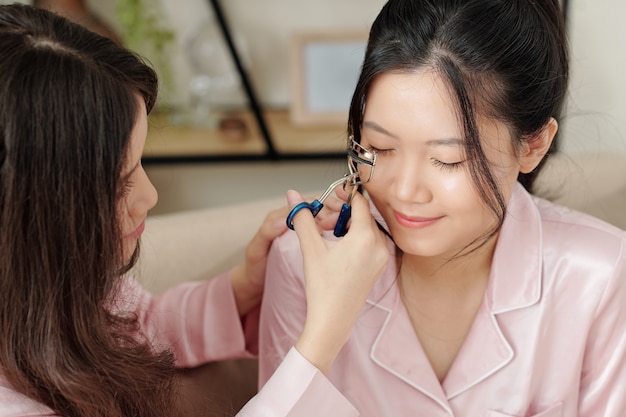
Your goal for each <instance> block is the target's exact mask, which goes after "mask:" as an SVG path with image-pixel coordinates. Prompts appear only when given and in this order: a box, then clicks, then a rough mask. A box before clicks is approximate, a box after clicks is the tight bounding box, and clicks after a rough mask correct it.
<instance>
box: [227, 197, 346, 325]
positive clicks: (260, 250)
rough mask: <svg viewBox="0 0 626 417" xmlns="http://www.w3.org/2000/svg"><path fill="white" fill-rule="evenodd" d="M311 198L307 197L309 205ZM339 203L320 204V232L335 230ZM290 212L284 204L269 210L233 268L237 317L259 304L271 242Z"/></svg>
mask: <svg viewBox="0 0 626 417" xmlns="http://www.w3.org/2000/svg"><path fill="white" fill-rule="evenodd" d="M314 198H315V197H309V198H308V199H307V200H308V201H313V199H314ZM342 204H343V201H342V200H340V199H339V198H337V197H335V196H330V197H328V198H327V199H326V200H325V201H324V209H323V210H322V211H320V213H319V214H318V215H317V217H316V218H315V220H316V222H317V225H318V227H319V228H320V230H332V229H333V228H334V227H335V223H336V222H337V218H338V216H339V211H340V210H341V205H342ZM290 209H291V207H290V205H289V204H287V205H285V206H283V207H281V208H279V209H276V210H272V211H271V212H269V213H268V214H267V216H265V220H263V223H262V224H261V226H260V227H259V229H258V230H257V232H256V234H255V235H254V236H253V237H252V239H251V240H250V242H249V243H248V246H247V247H246V258H245V263H244V264H243V265H239V266H237V267H236V268H235V269H233V271H232V273H231V283H232V287H233V292H234V294H235V301H236V302H237V309H238V310H239V314H240V315H242V316H243V315H244V314H246V313H247V312H249V311H250V310H251V309H252V308H254V307H256V306H257V305H258V304H259V303H260V302H261V297H262V295H263V286H264V285H265V267H266V265H267V255H268V253H269V250H270V247H271V246H272V242H273V241H274V239H276V238H277V237H278V236H280V235H282V234H283V233H285V231H286V230H287V223H286V219H287V215H288V214H289V210H290Z"/></svg>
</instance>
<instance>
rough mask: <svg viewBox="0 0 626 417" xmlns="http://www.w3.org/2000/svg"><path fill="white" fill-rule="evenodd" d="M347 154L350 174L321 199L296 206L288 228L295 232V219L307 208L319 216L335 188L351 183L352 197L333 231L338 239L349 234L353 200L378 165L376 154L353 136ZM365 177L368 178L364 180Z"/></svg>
mask: <svg viewBox="0 0 626 417" xmlns="http://www.w3.org/2000/svg"><path fill="white" fill-rule="evenodd" d="M347 154H348V170H349V174H347V175H345V176H344V177H342V178H340V179H338V180H337V181H335V182H333V183H332V184H330V185H329V186H328V188H327V189H326V191H324V193H323V194H322V195H321V196H320V197H319V198H316V199H315V200H313V201H312V202H311V203H307V202H306V201H303V202H302V203H299V204H296V206H295V207H294V208H293V209H291V211H290V212H289V215H288V216H287V227H289V228H290V229H292V230H293V218H294V216H295V215H296V214H297V213H298V212H299V211H300V210H302V209H305V208H306V209H308V210H310V211H311V214H313V217H315V216H317V214H318V213H319V212H320V210H322V208H324V201H325V200H326V199H327V198H328V196H330V194H331V193H332V192H333V190H334V189H335V187H337V186H338V185H340V184H343V187H344V189H345V186H346V185H347V184H348V182H349V183H350V186H351V187H352V190H351V192H350V195H349V196H348V201H347V202H345V203H343V204H342V206H341V211H340V212H339V218H338V219H337V223H336V224H335V229H334V230H333V234H334V235H335V236H336V237H341V236H344V235H345V234H346V233H347V231H348V221H349V220H350V216H351V215H352V206H350V203H351V202H352V198H353V197H354V194H355V193H356V192H357V190H358V187H359V186H360V185H362V184H365V183H366V182H368V181H369V180H371V179H372V175H373V174H374V166H375V164H376V153H375V152H371V151H368V150H367V149H365V148H364V147H362V146H361V145H360V144H359V143H357V142H356V141H355V140H354V137H353V136H351V137H350V147H349V148H348V149H347ZM359 167H363V168H364V169H363V172H361V171H359ZM362 174H366V175H362ZM365 177H367V178H366V179H364V178H365Z"/></svg>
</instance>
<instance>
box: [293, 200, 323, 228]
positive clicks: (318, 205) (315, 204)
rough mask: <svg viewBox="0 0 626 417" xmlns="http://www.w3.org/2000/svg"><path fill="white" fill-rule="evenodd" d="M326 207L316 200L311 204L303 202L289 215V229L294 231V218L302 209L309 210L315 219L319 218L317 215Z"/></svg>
mask: <svg viewBox="0 0 626 417" xmlns="http://www.w3.org/2000/svg"><path fill="white" fill-rule="evenodd" d="M323 207H324V204H323V203H321V202H320V201H319V200H317V199H315V200H313V201H312V202H310V203H307V202H306V201H303V202H302V203H298V204H296V205H295V206H294V208H292V209H291V211H290V212H289V215H288V216H287V227H288V228H290V229H291V230H293V218H294V216H295V215H296V214H298V212H299V211H300V210H302V209H304V208H305V209H309V210H310V211H311V214H312V215H313V217H315V216H317V213H319V212H320V210H321V209H322V208H323Z"/></svg>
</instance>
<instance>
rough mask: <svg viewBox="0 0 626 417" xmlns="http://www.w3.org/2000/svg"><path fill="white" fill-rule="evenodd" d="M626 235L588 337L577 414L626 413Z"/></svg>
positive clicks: (612, 415)
mask: <svg viewBox="0 0 626 417" xmlns="http://www.w3.org/2000/svg"><path fill="white" fill-rule="evenodd" d="M625 250H626V239H625V240H623V243H622V251H621V254H620V256H619V258H618V260H617V265H615V268H613V271H614V275H613V277H612V278H611V280H610V281H609V284H608V285H607V287H606V289H605V290H604V295H603V298H602V302H601V303H600V305H599V307H598V310H597V311H596V317H595V320H594V325H593V326H592V328H591V330H590V332H589V335H588V337H587V340H588V345H587V348H586V351H585V358H584V362H583V371H582V375H581V390H580V396H579V405H578V410H579V412H578V415H579V416H580V417H596V416H603V417H623V416H625V415H626V395H625V393H626V308H625V307H624V304H625V303H626V253H625Z"/></svg>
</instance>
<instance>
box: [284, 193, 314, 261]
mask: <svg viewBox="0 0 626 417" xmlns="http://www.w3.org/2000/svg"><path fill="white" fill-rule="evenodd" d="M287 201H288V202H289V205H290V206H294V205H295V204H298V203H300V202H302V201H304V199H303V198H302V196H301V195H300V194H299V193H298V192H296V191H293V190H290V191H288V192H287ZM292 224H293V228H294V230H295V231H296V234H297V235H298V240H299V241H300V247H301V248H302V251H303V252H307V251H309V250H311V249H312V248H313V245H314V242H317V240H318V239H319V238H320V236H319V232H318V229H317V223H316V222H315V218H314V217H313V215H312V214H311V211H310V210H308V209H306V208H304V209H302V210H300V211H298V213H296V215H295V216H294V217H293V219H292Z"/></svg>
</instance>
